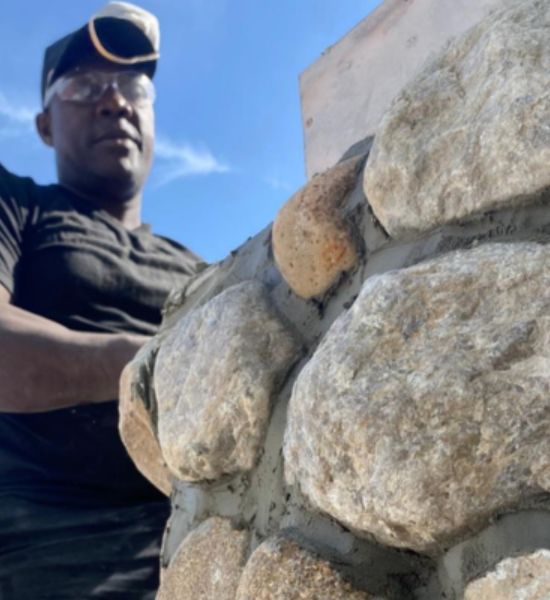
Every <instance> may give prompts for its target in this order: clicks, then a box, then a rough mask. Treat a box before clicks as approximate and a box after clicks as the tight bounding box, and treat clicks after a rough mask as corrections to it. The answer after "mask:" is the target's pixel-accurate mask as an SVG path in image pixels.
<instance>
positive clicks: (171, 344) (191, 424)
mask: <svg viewBox="0 0 550 600" xmlns="http://www.w3.org/2000/svg"><path fill="white" fill-rule="evenodd" d="M300 352H301V347H300V344H299V343H298V341H297V339H296V337H295V335H294V333H293V331H291V329H290V328H289V326H288V325H287V324H286V322H285V321H284V320H283V319H282V318H281V317H280V315H279V314H278V313H277V312H276V310H275V309H274V308H273V306H272V305H271V303H270V300H269V298H268V295H267V292H266V289H265V288H264V286H263V285H262V284H260V283H259V282H255V281H245V282H244V283H240V284H238V285H235V286H233V287H230V288H228V289H226V290H225V291H223V292H222V293H221V294H219V295H218V296H215V297H214V298H213V299H211V300H209V301H208V302H207V303H206V304H204V305H203V306H201V307H199V308H196V309H195V310H193V311H192V312H191V313H189V314H187V315H185V316H184V317H183V318H182V319H181V320H180V321H179V322H177V323H176V324H175V325H174V327H173V328H172V329H171V330H170V331H169V332H168V334H167V335H166V337H165V339H164V340H163V342H162V345H161V347H160V350H159V352H158V355H157V360H156V365H155V377H154V386H155V391H156V397H157V404H158V407H157V408H158V435H159V441H160V446H161V449H162V453H163V456H164V458H165V460H166V463H167V465H168V467H169V469H170V471H171V472H172V473H173V474H174V475H175V476H176V477H178V478H179V479H181V480H183V481H203V480H215V479H218V478H220V477H222V476H223V475H228V474H235V473H239V472H246V471H249V470H250V469H252V468H253V467H254V466H255V465H256V463H257V460H258V458H259V456H260V453H261V448H262V443H263V439H264V435H265V431H266V428H267V423H268V420H269V415H270V410H271V402H272V399H273V398H274V397H275V395H276V394H277V392H278V391H279V388H280V385H281V384H282V382H283V381H284V379H285V377H286V374H287V373H288V371H289V369H290V368H291V367H292V365H293V363H294V362H295V361H296V360H297V359H298V358H299V357H300Z"/></svg>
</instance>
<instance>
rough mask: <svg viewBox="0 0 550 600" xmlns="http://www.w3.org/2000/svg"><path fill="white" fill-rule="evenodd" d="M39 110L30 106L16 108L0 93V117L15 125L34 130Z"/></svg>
mask: <svg viewBox="0 0 550 600" xmlns="http://www.w3.org/2000/svg"><path fill="white" fill-rule="evenodd" d="M36 113H37V109H35V108H31V107H28V106H21V105H18V106H16V105H15V104H13V103H12V102H10V101H9V100H8V99H7V98H6V96H4V94H2V92H0V116H2V117H4V118H5V119H7V120H8V121H10V122H11V123H13V124H17V125H20V126H24V127H25V128H27V127H28V128H32V127H33V125H34V116H35V115H36Z"/></svg>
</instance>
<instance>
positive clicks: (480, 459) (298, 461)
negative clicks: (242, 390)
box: [284, 243, 550, 551]
mask: <svg viewBox="0 0 550 600" xmlns="http://www.w3.org/2000/svg"><path fill="white" fill-rule="evenodd" d="M549 306H550V247H549V246H544V245H539V244H535V243H516V244H487V245H484V246H481V247H479V248H476V249H473V250H468V251H460V252H453V253H449V254H447V255H444V256H441V257H438V258H436V259H433V260H431V261H427V262H425V263H422V264H419V265H417V266H414V267H410V268H407V269H403V270H400V271H392V272H388V273H386V274H384V275H379V276H374V277H372V278H370V279H368V280H367V281H366V283H365V284H364V287H363V289H362V290H361V292H360V294H359V296H358V298H357V300H356V301H355V302H354V304H353V306H352V307H351V308H350V309H349V310H348V311H347V312H346V313H344V314H342V315H341V316H340V317H339V318H338V319H337V320H336V321H335V322H334V324H333V325H332V327H331V329H330V330H329V332H328V333H327V335H326V336H325V338H324V339H323V341H322V343H321V345H320V346H319V348H318V350H317V351H316V352H315V354H314V355H313V357H312V358H311V360H310V361H309V363H308V364H307V365H306V366H305V367H304V368H303V369H302V371H301V372H300V374H299V376H298V378H297V380H296V383H295V385H294V389H293V393H292V397H291V400H290V405H289V410H288V424H287V430H286V433H285V445H284V454H285V459H286V461H285V469H286V476H287V479H288V480H289V481H290V482H291V483H296V484H298V485H299V486H300V488H301V489H302V491H303V492H304V493H305V495H306V496H307V497H308V498H309V500H310V501H311V502H312V504H313V505H314V506H316V507H317V508H319V509H321V510H323V511H325V512H328V513H330V514H331V515H332V516H334V517H335V518H337V519H339V520H340V521H342V522H343V523H345V524H347V525H348V526H351V527H352V528H354V529H355V530H357V531H364V532H369V533H372V534H374V535H375V536H376V537H377V538H378V539H379V540H380V541H381V542H383V543H385V544H389V545H394V546H401V547H408V548H412V549H415V550H418V551H434V550H440V549H441V548H442V547H445V546H447V545H449V544H451V543H455V542H457V541H459V540H460V539H461V538H462V536H464V535H466V532H471V531H474V530H477V529H479V528H481V527H482V526H484V525H485V524H487V522H488V520H489V519H490V518H491V517H492V516H494V515H496V514H497V513H500V512H502V511H505V510H508V509H510V508H518V507H520V506H526V505H528V504H529V503H530V502H535V501H536V500H537V499H538V498H539V497H540V494H541V491H542V490H544V489H545V488H544V487H543V486H545V485H547V483H548V477H547V475H545V473H548V467H549V466H550V403H549V402H548V398H549V396H550V343H549V342H550V313H549ZM546 491H548V488H546Z"/></svg>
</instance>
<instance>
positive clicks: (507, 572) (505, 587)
mask: <svg viewBox="0 0 550 600" xmlns="http://www.w3.org/2000/svg"><path fill="white" fill-rule="evenodd" d="M549 598H550V551H549V550H539V551H538V552H534V553H532V554H528V555H525V556H516V557H513V558H507V559H506V560H503V561H501V562H500V563H499V564H498V565H497V566H496V567H495V569H494V570H493V571H491V572H490V573H488V574H487V575H485V576H484V577H481V578H479V579H477V580H475V581H473V582H472V583H470V584H469V585H468V587H467V588H466V592H465V594H464V600H548V599H549Z"/></svg>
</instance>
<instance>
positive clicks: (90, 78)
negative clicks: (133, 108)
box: [44, 71, 155, 108]
mask: <svg viewBox="0 0 550 600" xmlns="http://www.w3.org/2000/svg"><path fill="white" fill-rule="evenodd" d="M109 87H112V88H113V89H115V90H117V91H118V92H119V93H120V94H121V95H122V96H124V98H126V100H127V101H128V102H130V104H133V105H141V104H148V103H149V104H152V103H153V102H154V101H155V86H154V84H153V82H152V81H151V79H149V77H147V75H145V74H144V73H140V72H139V71H117V72H113V73H110V72H108V71H106V72H105V71H82V72H78V71H73V72H72V73H69V74H68V75H63V76H61V77H60V78H59V79H56V80H55V81H54V83H53V84H52V85H51V86H50V87H49V88H48V89H47V91H46V93H45V95H44V107H45V108H47V107H48V106H49V104H50V102H51V101H52V98H53V97H54V96H56V95H57V96H58V98H59V99H60V100H63V101H64V102H78V103H81V104H92V103H94V102H97V101H98V100H99V99H100V98H101V97H102V96H103V94H104V93H105V92H106V91H107V89H108V88H109Z"/></svg>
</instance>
